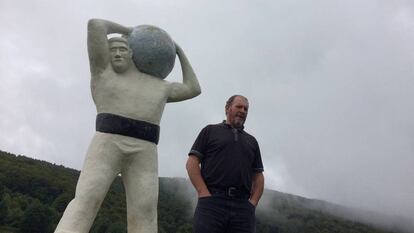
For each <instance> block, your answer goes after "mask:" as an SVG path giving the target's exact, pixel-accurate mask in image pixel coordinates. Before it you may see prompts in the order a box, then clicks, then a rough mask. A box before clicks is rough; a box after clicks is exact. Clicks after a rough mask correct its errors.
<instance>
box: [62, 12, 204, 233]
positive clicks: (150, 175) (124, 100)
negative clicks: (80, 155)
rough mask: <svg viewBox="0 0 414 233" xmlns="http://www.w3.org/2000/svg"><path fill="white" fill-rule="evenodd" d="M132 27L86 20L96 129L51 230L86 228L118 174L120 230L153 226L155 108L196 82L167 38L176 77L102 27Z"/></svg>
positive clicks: (194, 89) (79, 232)
mask: <svg viewBox="0 0 414 233" xmlns="http://www.w3.org/2000/svg"><path fill="white" fill-rule="evenodd" d="M132 30H133V28H129V27H124V26H122V25H119V24H117V23H113V22H110V21H107V20H101V19H91V20H89V22H88V53H89V63H90V70H91V76H92V80H91V90H92V97H93V100H94V102H95V104H96V109H97V112H98V115H97V121H96V129H97V132H96V133H95V135H94V137H93V139H92V142H91V144H90V146H89V149H88V152H87V154H86V158H85V162H84V165H83V168H82V171H81V174H80V177H79V180H78V183H77V186H76V193H75V198H74V199H73V200H72V201H71V202H70V203H69V205H68V206H67V208H66V210H65V212H64V214H63V216H62V219H61V220H60V222H59V224H58V226H57V228H56V231H55V232H58V233H69V232H70V233H74V232H76V233H87V232H89V230H90V228H91V226H92V223H93V221H94V219H95V216H96V214H97V212H98V210H99V207H100V205H101V203H102V201H103V200H104V197H105V195H106V193H107V191H108V189H109V187H110V185H111V183H112V182H113V180H114V179H115V177H117V175H118V174H122V180H123V183H124V187H125V191H126V198H127V216H128V219H127V223H128V232H129V233H132V232H135V233H156V232H157V203H158V162H157V143H158V137H159V135H158V134H159V123H160V120H161V115H162V112H163V110H164V106H165V104H166V103H167V102H177V101H183V100H186V99H190V98H193V97H195V96H197V95H199V94H200V93H201V89H200V86H199V83H198V80H197V77H196V75H195V73H194V71H193V69H192V67H191V65H190V63H189V61H188V60H187V58H186V56H185V54H184V52H183V50H182V49H181V48H180V47H179V46H178V45H177V44H176V43H174V42H173V43H174V45H175V48H176V54H177V55H178V58H179V59H180V63H181V69H182V73H183V82H182V83H176V82H168V81H165V80H163V78H164V77H156V76H153V75H149V74H147V73H143V72H141V71H140V70H139V69H138V68H137V67H136V66H135V65H134V63H133V60H132V55H133V52H132V50H131V49H130V46H129V45H128V40H126V39H125V38H122V37H117V38H111V39H109V40H108V35H109V34H112V33H119V34H123V35H125V36H126V37H127V36H128V35H129V34H130V33H131V32H132ZM136 52H138V53H139V51H134V53H136ZM134 56H139V54H134Z"/></svg>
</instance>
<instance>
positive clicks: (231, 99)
mask: <svg viewBox="0 0 414 233" xmlns="http://www.w3.org/2000/svg"><path fill="white" fill-rule="evenodd" d="M236 97H241V98H243V99H245V100H246V101H247V102H249V100H248V99H247V98H246V97H244V96H242V95H232V96H230V98H229V99H228V100H227V101H226V109H228V108H229V107H230V105H231V104H232V103H233V102H234V99H236Z"/></svg>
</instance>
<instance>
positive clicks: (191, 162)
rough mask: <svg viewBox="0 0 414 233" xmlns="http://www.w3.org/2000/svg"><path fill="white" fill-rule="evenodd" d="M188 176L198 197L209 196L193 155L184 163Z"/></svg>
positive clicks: (196, 159) (197, 162)
mask: <svg viewBox="0 0 414 233" xmlns="http://www.w3.org/2000/svg"><path fill="white" fill-rule="evenodd" d="M186 168H187V173H188V177H189V178H190V181H191V183H192V184H193V186H194V188H195V189H196V191H197V194H198V197H206V196H211V194H210V192H209V191H208V188H207V185H206V183H205V182H204V180H203V177H202V176H201V170H200V165H199V161H198V158H197V157H195V156H192V155H191V156H190V157H189V158H188V160H187V164H186Z"/></svg>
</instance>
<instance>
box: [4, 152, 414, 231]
mask: <svg viewBox="0 0 414 233" xmlns="http://www.w3.org/2000/svg"><path fill="white" fill-rule="evenodd" d="M78 176H79V171H77V170H74V169H71V168H66V167H64V166H61V165H55V164H51V163H49V162H46V161H40V160H35V159H32V158H29V157H26V156H21V155H14V154H11V153H7V152H3V151H0V233H1V232H4V233H17V232H25V233H27V232H40V233H45V232H46V233H47V232H53V230H54V228H55V227H56V225H57V223H58V221H59V219H60V218H61V216H62V213H63V211H64V209H65V208H66V205H67V204H68V203H69V201H70V200H71V199H72V198H73V196H74V191H75V186H76V182H77V179H78ZM196 202H197V199H196V193H195V191H194V189H193V188H192V186H191V184H190V182H189V181H188V180H187V179H184V178H166V177H161V178H160V189H159V204H158V224H159V232H161V233H175V232H177V233H189V232H191V219H192V214H193V211H194V207H195V204H196ZM256 213H257V232H258V233H296V232H309V233H313V232H344V233H345V232H353V233H358V232H361V233H362V232H364V233H387V232H395V233H399V232H401V233H408V232H414V231H413V229H414V225H413V224H412V223H411V222H410V221H409V220H407V219H404V218H403V217H398V216H388V215H385V214H379V213H374V212H369V211H364V210H359V209H354V208H348V207H344V206H340V205H336V204H332V203H328V202H325V201H321V200H313V199H307V198H304V197H300V196H296V195H291V194H286V193H281V192H278V191H274V190H265V192H264V194H263V198H262V200H261V202H260V204H259V207H258V208H257V210H256ZM91 232H106V233H108V232H109V233H110V232H113V233H120V232H126V204H125V193H124V188H123V185H122V182H121V179H120V177H118V178H117V179H116V180H115V181H114V183H113V184H112V186H111V189H110V190H109V192H108V195H107V196H106V199H105V201H104V202H103V204H102V206H101V209H100V211H99V213H98V215H97V218H96V220H95V222H94V225H93V227H92V229H91Z"/></svg>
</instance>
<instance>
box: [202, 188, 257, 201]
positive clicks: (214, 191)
mask: <svg viewBox="0 0 414 233" xmlns="http://www.w3.org/2000/svg"><path fill="white" fill-rule="evenodd" d="M208 190H209V191H210V193H211V195H213V196H223V197H229V198H236V199H246V200H247V199H249V198H250V193H249V192H248V191H247V190H246V189H245V188H243V187H235V186H229V187H220V188H217V187H208Z"/></svg>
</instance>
